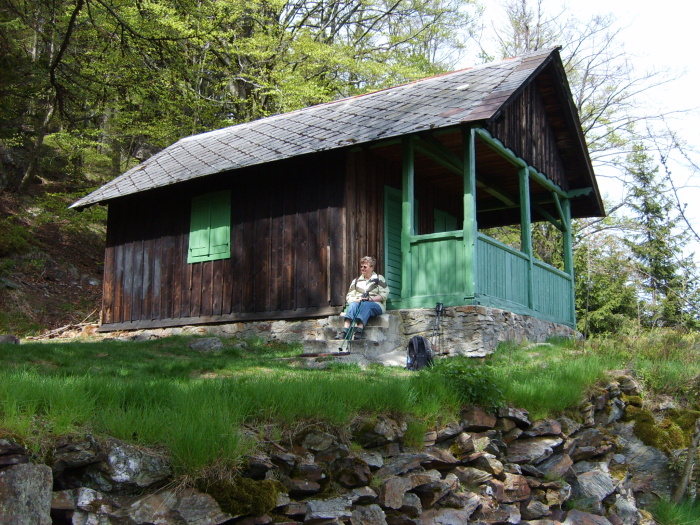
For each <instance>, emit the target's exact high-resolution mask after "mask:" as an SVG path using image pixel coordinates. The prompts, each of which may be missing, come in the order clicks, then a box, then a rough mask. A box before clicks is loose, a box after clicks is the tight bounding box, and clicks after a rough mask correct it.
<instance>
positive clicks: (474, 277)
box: [384, 128, 592, 327]
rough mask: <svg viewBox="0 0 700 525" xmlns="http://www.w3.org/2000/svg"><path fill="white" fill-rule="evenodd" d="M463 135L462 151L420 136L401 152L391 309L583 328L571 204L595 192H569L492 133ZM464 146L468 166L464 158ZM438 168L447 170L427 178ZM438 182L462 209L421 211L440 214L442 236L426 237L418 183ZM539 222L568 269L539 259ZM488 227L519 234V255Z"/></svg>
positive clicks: (388, 218)
mask: <svg viewBox="0 0 700 525" xmlns="http://www.w3.org/2000/svg"><path fill="white" fill-rule="evenodd" d="M455 135H457V134H452V141H453V142H452V144H450V142H449V138H448V137H445V136H443V137H440V139H442V140H441V141H438V140H431V141H426V140H425V139H424V138H423V137H411V138H408V139H407V140H404V141H403V143H402V144H401V150H402V173H403V179H402V190H401V191H400V192H399V191H398V190H392V191H393V192H394V193H395V195H394V197H393V207H392V202H391V200H392V197H391V192H389V193H388V197H385V199H386V201H387V202H385V253H384V261H386V264H385V268H384V272H385V276H386V277H387V280H388V282H389V284H390V287H391V289H392V294H391V296H390V300H389V302H388V308H389V309H391V310H405V309H415V308H434V307H435V304H436V303H437V302H441V303H444V305H445V306H467V305H481V306H485V307H489V308H498V309H502V310H506V311H510V312H513V313H515V314H519V315H527V316H533V317H537V318H539V319H542V320H546V321H550V322H554V323H559V324H563V325H565V326H568V327H575V325H576V317H575V304H574V274H573V261H572V241H571V204H570V200H571V199H572V198H575V197H578V196H581V195H585V194H586V191H588V190H587V189H584V190H580V189H579V190H574V191H567V190H565V189H563V188H561V187H560V186H559V185H558V184H557V183H555V182H553V181H552V180H551V179H550V178H549V177H547V176H546V175H544V174H542V173H540V172H539V171H538V170H537V169H535V168H534V167H532V166H529V165H528V164H527V163H526V162H525V161H524V160H523V159H521V158H519V157H518V156H517V155H516V154H515V153H513V152H512V151H511V150H509V149H508V148H506V147H505V146H504V145H503V144H502V143H501V142H500V141H498V140H497V139H495V138H493V137H492V136H491V134H490V133H489V132H488V131H487V130H485V129H483V128H465V129H463V130H462V133H461V135H462V140H461V144H456V143H455V142H454V137H455ZM460 146H461V149H462V156H461V158H459V156H458V155H456V154H455V150H456V149H457V148H459V147H460ZM487 157H488V158H487ZM418 159H420V160H418ZM428 162H432V163H433V164H434V165H438V169H435V168H433V169H432V171H431V170H429V169H428V170H426V168H425V167H426V165H427V163H428ZM477 172H478V176H477ZM436 173H439V174H440V175H439V176H437V177H436ZM431 177H432V180H434V181H435V184H438V185H442V186H440V187H438V189H436V190H435V191H436V192H441V193H442V194H443V195H447V194H452V195H455V193H457V195H458V197H459V198H461V209H460V210H459V216H454V215H451V214H447V213H444V212H442V211H441V210H438V209H432V210H421V211H422V212H428V213H431V214H432V215H433V217H434V224H435V227H434V232H432V233H423V234H416V233H415V232H416V231H417V230H418V229H417V222H418V221H417V215H418V214H417V210H418V207H419V205H420V204H421V203H420V202H419V201H420V199H419V198H418V197H417V196H416V192H415V191H414V188H415V187H416V184H417V183H416V181H417V179H419V178H422V180H423V181H425V180H426V179H430V178H431ZM445 181H449V182H445ZM448 184H449V186H448ZM457 185H459V187H458V186H457ZM456 190H458V191H456ZM459 190H461V191H459ZM590 191H592V190H590ZM453 209H454V208H453ZM392 210H393V211H392ZM536 221H546V222H548V223H549V224H551V225H553V226H554V228H555V229H556V230H557V231H558V232H559V235H560V244H559V252H560V253H558V254H557V259H558V260H559V261H562V264H561V267H560V268H557V267H555V266H553V265H552V264H548V263H546V262H544V261H543V260H541V259H539V258H538V257H537V255H536V253H535V250H534V249H533V241H532V224H533V223H534V222H536ZM482 225H483V226H485V227H486V228H488V227H494V226H505V225H515V226H516V227H517V228H519V239H518V240H517V243H514V244H516V246H512V245H508V244H505V243H504V242H501V241H499V240H497V239H495V238H493V237H492V236H490V235H488V234H487V233H484V232H482V231H479V227H481V226H482ZM441 229H442V230H444V231H440V230H441ZM482 229H484V228H482Z"/></svg>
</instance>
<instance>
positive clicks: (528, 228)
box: [518, 167, 535, 310]
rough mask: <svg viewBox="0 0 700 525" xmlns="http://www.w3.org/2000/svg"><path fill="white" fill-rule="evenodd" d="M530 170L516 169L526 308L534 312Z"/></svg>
mask: <svg viewBox="0 0 700 525" xmlns="http://www.w3.org/2000/svg"><path fill="white" fill-rule="evenodd" d="M529 173H530V170H529V169H528V168H527V167H524V168H520V169H518V178H519V180H520V251H522V252H523V253H524V254H525V255H527V258H528V261H527V262H528V264H527V283H526V285H527V307H528V308H530V309H532V310H534V308H535V292H534V285H533V275H534V271H533V268H534V265H535V261H534V255H533V253H532V215H531V212H530V176H529Z"/></svg>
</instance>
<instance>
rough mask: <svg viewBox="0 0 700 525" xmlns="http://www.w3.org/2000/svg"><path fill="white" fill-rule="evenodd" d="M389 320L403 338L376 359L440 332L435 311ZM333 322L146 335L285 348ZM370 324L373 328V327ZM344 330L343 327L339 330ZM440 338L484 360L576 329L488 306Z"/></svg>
mask: <svg viewBox="0 0 700 525" xmlns="http://www.w3.org/2000/svg"><path fill="white" fill-rule="evenodd" d="M387 315H389V316H392V317H395V318H397V319H398V322H395V323H386V325H387V329H391V330H397V332H398V333H395V334H394V333H392V334H386V335H384V336H383V337H381V338H379V340H378V341H377V342H376V346H380V347H381V348H378V349H377V351H376V352H374V353H375V357H376V356H377V355H380V354H381V353H385V354H386V353H390V352H393V351H400V352H402V353H405V349H406V345H407V344H408V341H409V339H410V338H411V337H413V336H414V335H422V336H425V337H427V338H429V339H432V335H433V332H434V328H435V310H434V309H414V310H390V311H389V312H388V313H387ZM333 321H334V319H333V318H330V319H329V318H322V319H306V320H296V321H250V322H241V323H229V324H220V325H199V326H185V327H177V328H160V329H151V330H141V331H139V333H140V334H144V335H146V336H150V335H152V336H157V337H164V336H168V335H180V334H199V335H203V334H207V335H212V336H236V337H241V338H249V337H262V338H264V339H267V340H277V341H283V342H316V341H319V340H323V339H328V338H331V339H332V337H333V335H335V333H336V331H337V329H334V328H333V326H334V325H338V323H334V322H333ZM372 322H373V321H372V320H370V323H369V326H370V327H371V326H372ZM338 326H339V325H338ZM438 335H439V337H437V342H438V345H437V346H438V348H437V349H436V350H437V352H438V353H441V354H444V355H465V356H470V357H484V356H486V355H488V354H491V353H493V352H494V351H495V350H496V347H497V346H498V344H499V343H502V342H505V341H515V342H522V341H530V342H533V343H537V342H543V341H545V340H547V339H548V338H550V337H554V336H558V337H575V336H576V335H577V332H576V331H575V330H573V329H572V328H570V327H568V326H565V325H561V324H557V323H553V322H550V321H544V320H542V319H539V318H537V317H531V316H527V315H517V314H514V313H512V312H508V311H506V310H499V309H497V308H488V307H485V306H456V307H449V308H445V312H444V314H443V316H442V317H441V321H440V326H439V331H438Z"/></svg>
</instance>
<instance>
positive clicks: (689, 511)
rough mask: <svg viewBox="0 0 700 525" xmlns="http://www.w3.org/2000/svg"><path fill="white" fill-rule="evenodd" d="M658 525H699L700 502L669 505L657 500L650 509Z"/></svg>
mask: <svg viewBox="0 0 700 525" xmlns="http://www.w3.org/2000/svg"><path fill="white" fill-rule="evenodd" d="M650 510H651V514H652V515H653V516H654V520H655V521H656V523H658V525H694V524H696V523H700V502H699V501H692V500H686V501H683V502H681V503H671V502H670V501H667V500H659V501H658V502H657V503H656V504H655V505H654V506H653V507H652V508H651V509H650Z"/></svg>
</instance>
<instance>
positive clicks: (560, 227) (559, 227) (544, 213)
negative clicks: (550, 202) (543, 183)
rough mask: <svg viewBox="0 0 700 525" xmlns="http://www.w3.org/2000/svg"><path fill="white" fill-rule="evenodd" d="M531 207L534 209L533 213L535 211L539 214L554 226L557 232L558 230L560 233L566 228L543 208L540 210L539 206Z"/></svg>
mask: <svg viewBox="0 0 700 525" xmlns="http://www.w3.org/2000/svg"><path fill="white" fill-rule="evenodd" d="M532 207H533V208H534V209H535V211H537V213H539V214H540V215H542V216H544V218H545V219H547V220H548V221H549V222H551V223H552V225H554V227H555V228H556V229H557V230H559V231H560V232H563V231H564V230H565V229H566V228H565V227H564V224H563V223H562V222H561V221H559V220H557V218H556V217H554V215H552V214H551V213H549V212H548V211H547V210H545V209H544V208H541V207H540V206H538V205H536V204H533V206H532Z"/></svg>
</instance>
